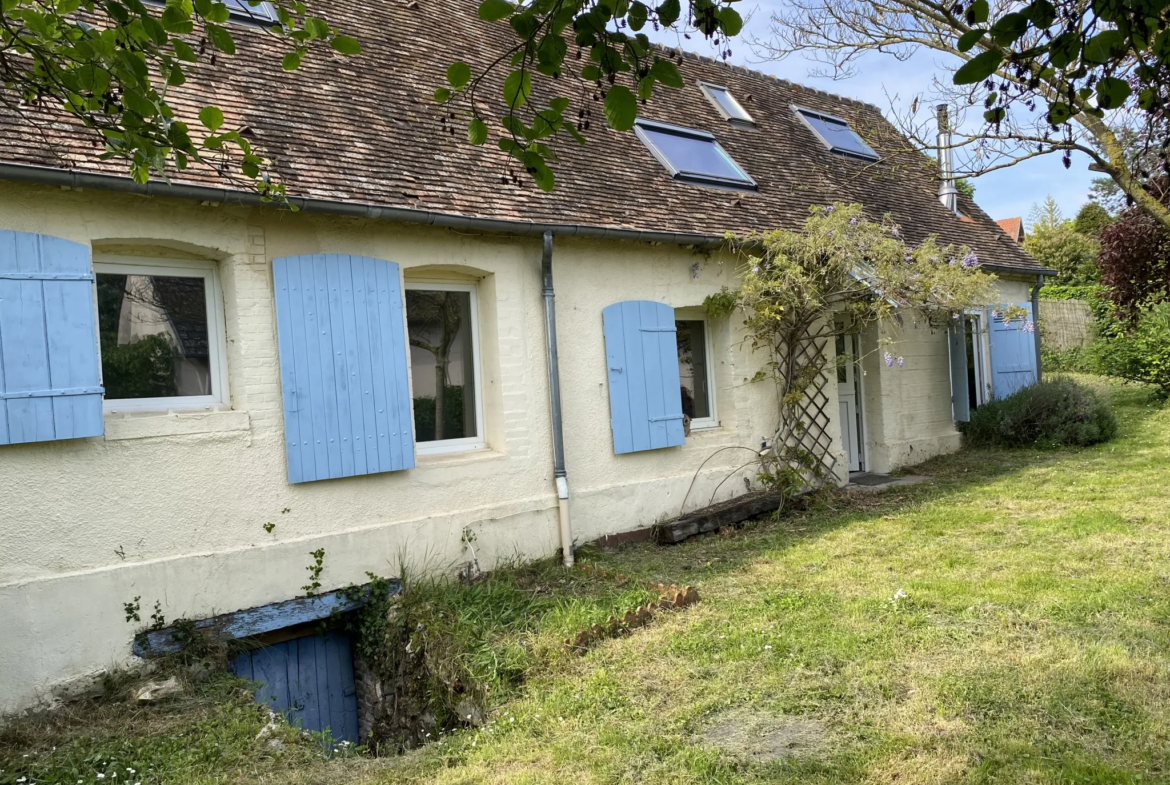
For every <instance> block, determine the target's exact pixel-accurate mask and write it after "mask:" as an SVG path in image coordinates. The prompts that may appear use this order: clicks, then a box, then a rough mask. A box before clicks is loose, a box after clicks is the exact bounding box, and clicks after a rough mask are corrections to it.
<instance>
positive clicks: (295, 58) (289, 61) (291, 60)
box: [280, 50, 301, 71]
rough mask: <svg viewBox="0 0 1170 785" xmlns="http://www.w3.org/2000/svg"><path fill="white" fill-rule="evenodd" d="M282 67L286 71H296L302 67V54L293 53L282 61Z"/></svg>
mask: <svg viewBox="0 0 1170 785" xmlns="http://www.w3.org/2000/svg"><path fill="white" fill-rule="evenodd" d="M280 67H281V68H283V69H284V70H286V71H295V70H297V69H298V68H300V67H301V53H300V52H298V51H295V50H294V51H292V52H289V53H288V54H286V55H285V56H284V57H283V58H281V60H280Z"/></svg>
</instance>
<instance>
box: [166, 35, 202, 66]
mask: <svg viewBox="0 0 1170 785" xmlns="http://www.w3.org/2000/svg"><path fill="white" fill-rule="evenodd" d="M171 46H173V47H174V49H175V57H177V58H179V59H180V60H182V61H183V62H185V63H194V62H195V61H196V60H198V59H199V55H197V54H195V50H194V49H192V48H191V45H190V44H188V43H187V42H186V41H183V40H181V39H179V38H172V39H171Z"/></svg>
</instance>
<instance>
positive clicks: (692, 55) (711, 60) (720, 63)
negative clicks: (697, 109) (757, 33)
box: [654, 43, 882, 114]
mask: <svg viewBox="0 0 1170 785" xmlns="http://www.w3.org/2000/svg"><path fill="white" fill-rule="evenodd" d="M654 46H655V47H657V48H659V49H663V50H666V51H670V52H674V53H676V54H679V55H681V56H682V57H685V58H688V59H691V60H697V61H699V62H701V63H708V64H710V65H714V66H716V67H718V68H730V69H731V70H733V71H740V72H742V73H745V74H748V75H750V76H759V77H763V78H764V79H771V80H772V81H774V82H780V83H781V84H784V85H787V86H788V87H791V88H794V89H797V90H807V91H808V92H811V93H817V94H819V95H823V96H825V97H826V98H832V99H835V100H837V101H840V102H842V103H846V104H854V105H856V106H861V107H865V108H866V109H872V110H874V111H875V112H877V113H878V114H881V111H882V110H881V107H879V106H878V105H877V104H871V103H870V102H869V101H862V100H860V99H857V98H850V97H849V96H847V95H841V94H840V93H830V92H829V91H828V90H822V89H820V88H819V87H811V86H809V85H806V84H801V83H800V82H794V81H792V80H791V79H784V78H783V77H779V76H776V75H775V74H768V73H764V72H763V71H758V70H756V69H755V68H748V67H747V66H746V65H739V64H738V63H728V62H726V61H724V60H720V59H719V58H716V57H712V56H710V55H705V54H700V53H699V52H692V51H691V50H689V49H683V48H682V47H681V46H667V45H666V44H659V43H655V44H654Z"/></svg>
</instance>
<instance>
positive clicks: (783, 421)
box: [771, 324, 837, 490]
mask: <svg viewBox="0 0 1170 785" xmlns="http://www.w3.org/2000/svg"><path fill="white" fill-rule="evenodd" d="M830 337H831V336H830V334H828V333H826V332H824V330H823V329H821V328H820V326H819V325H807V324H798V325H794V326H793V327H792V329H791V330H789V331H787V333H786V334H785V335H784V336H783V338H784V340H782V341H780V342H779V343H778V345H777V346H776V348H775V355H776V362H775V366H774V367H775V369H776V377H777V378H776V382H777V385H778V388H779V389H778V392H779V394H780V418H779V422H778V424H777V426H776V432H775V435H774V438H773V443H772V450H771V453H772V460H773V461H774V462H775V466H774V467H772V468H773V474H774V475H776V476H777V478H778V480H779V483H778V484H780V485H783V486H787V487H788V488H790V489H791V490H798V489H802V488H807V487H810V486H811V487H816V486H819V485H822V484H823V483H824V482H825V481H826V479H827V478H829V477H832V476H833V475H834V474H835V471H836V468H837V456H836V453H835V452H834V450H833V437H832V436H831V435H830V433H829V422H830V413H829V411H828V408H829V404H830V401H831V399H830V397H829V394H828V392H827V391H826V389H827V387H828V386H829V384H830V383H831V379H830V376H829V374H828V373H827V370H828V366H829V363H828V353H827V351H826V350H827V347H828V342H829V339H830Z"/></svg>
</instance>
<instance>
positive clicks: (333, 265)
mask: <svg viewBox="0 0 1170 785" xmlns="http://www.w3.org/2000/svg"><path fill="white" fill-rule="evenodd" d="M325 261H326V264H325V270H324V274H325V279H326V283H325V289H324V293H325V298H326V301H327V303H328V305H327V306H326V310H327V312H328V314H329V322H328V324H329V327H328V330H329V339H330V345H329V349H330V362H331V364H332V376H333V397H334V401H335V409H336V412H337V428H336V430H335V431H334V434H333V436H332V437H331V438H330V445H331V446H335V447H336V450H337V452H338V454H339V456H340V462H341V463H340V468H339V473H338V476H339V477H352V476H354V475H356V474H365V471H364V469H365V467H364V466H363V467H362V468H363V471H360V472H359V471H356V467H355V465H354V455H353V443H352V442H351V441H350V434H351V433H352V432H353V424H352V422H351V419H350V407H349V400H350V399H349V390H350V386H351V384H350V382H351V379H350V366H349V363H348V359H347V358H348V352H347V350H346V340H345V338H346V336H345V311H344V309H343V306H342V297H341V290H342V267H345V268H346V270H347V271H348V268H349V257H348V256H345V255H344V254H329V255H328V256H327V257H326V259H325ZM352 305H353V304H352V303H350V307H351V308H352Z"/></svg>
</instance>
